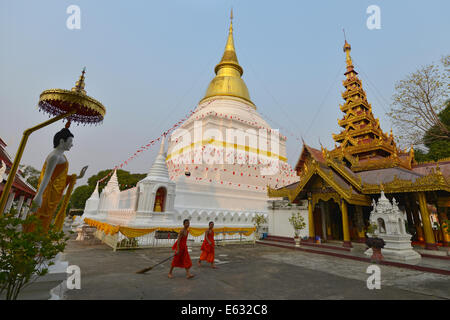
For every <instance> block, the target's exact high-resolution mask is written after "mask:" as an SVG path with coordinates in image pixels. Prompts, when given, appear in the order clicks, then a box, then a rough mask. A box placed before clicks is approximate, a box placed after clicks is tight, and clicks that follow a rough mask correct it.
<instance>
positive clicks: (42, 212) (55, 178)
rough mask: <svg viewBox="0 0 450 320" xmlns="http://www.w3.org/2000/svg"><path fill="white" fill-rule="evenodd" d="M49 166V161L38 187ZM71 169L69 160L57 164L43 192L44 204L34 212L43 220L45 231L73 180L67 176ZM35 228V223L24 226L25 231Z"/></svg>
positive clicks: (44, 167) (43, 170) (43, 168)
mask: <svg viewBox="0 0 450 320" xmlns="http://www.w3.org/2000/svg"><path fill="white" fill-rule="evenodd" d="M46 168H47V161H46V162H45V163H44V166H43V167H42V171H41V176H40V177H39V182H38V189H39V187H40V185H41V182H42V179H44V175H45V170H46ZM68 171H69V162H68V161H67V159H66V162H64V163H61V164H57V165H56V166H55V169H54V170H53V174H52V176H51V178H50V181H49V182H48V184H47V187H46V188H45V190H44V193H43V194H42V204H41V207H40V208H39V209H38V210H37V211H36V212H35V213H34V214H33V215H34V216H36V217H37V218H38V219H39V220H41V223H42V227H43V228H44V232H47V231H48V229H49V228H50V223H51V222H52V219H53V215H54V214H55V211H56V208H57V207H58V204H59V202H60V201H61V198H62V195H63V192H64V189H65V188H66V186H67V184H68V183H70V181H71V180H72V176H70V177H67V172H68ZM34 228H35V226H34V225H29V226H27V227H25V228H24V231H26V232H31V231H33V230H34Z"/></svg>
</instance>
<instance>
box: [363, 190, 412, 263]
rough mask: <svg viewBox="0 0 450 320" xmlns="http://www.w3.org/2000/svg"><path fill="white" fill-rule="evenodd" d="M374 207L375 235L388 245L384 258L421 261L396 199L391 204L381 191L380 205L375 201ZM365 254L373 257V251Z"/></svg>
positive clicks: (372, 219)
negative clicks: (412, 243)
mask: <svg viewBox="0 0 450 320" xmlns="http://www.w3.org/2000/svg"><path fill="white" fill-rule="evenodd" d="M372 206H373V210H372V212H371V213H370V218H369V221H370V223H371V224H375V225H377V229H376V230H375V232H374V235H375V236H376V237H378V238H382V239H383V240H384V242H385V243H386V245H385V246H384V248H382V249H381V253H382V254H383V256H385V257H386V258H392V259H396V260H402V261H410V260H420V259H421V255H420V254H419V253H417V252H416V251H414V250H413V248H412V246H411V235H410V234H409V233H407V232H406V228H405V217H404V213H403V212H402V211H401V210H400V209H399V207H398V202H397V201H396V200H395V198H393V199H392V203H391V202H390V201H389V199H387V198H386V196H385V195H384V192H383V191H381V196H380V199H379V200H378V203H376V202H375V200H373V204H372ZM365 254H366V255H372V249H368V250H367V251H366V252H365Z"/></svg>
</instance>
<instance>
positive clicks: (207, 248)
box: [200, 230, 215, 263]
mask: <svg viewBox="0 0 450 320" xmlns="http://www.w3.org/2000/svg"><path fill="white" fill-rule="evenodd" d="M206 238H208V240H209V241H211V244H209V243H208V240H206ZM214 247H215V244H214V231H212V230H211V232H210V233H209V234H208V235H205V240H203V244H202V247H201V250H202V254H201V255H200V260H204V261H207V262H209V263H213V262H214Z"/></svg>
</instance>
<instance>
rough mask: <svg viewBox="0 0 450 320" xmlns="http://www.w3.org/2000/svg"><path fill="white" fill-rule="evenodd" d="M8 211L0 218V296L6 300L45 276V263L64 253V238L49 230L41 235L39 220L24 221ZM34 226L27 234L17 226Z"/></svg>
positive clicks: (33, 217) (46, 269)
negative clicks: (3, 296)
mask: <svg viewBox="0 0 450 320" xmlns="http://www.w3.org/2000/svg"><path fill="white" fill-rule="evenodd" d="M16 215H17V212H16V211H15V210H14V209H12V210H11V211H10V212H8V213H5V214H3V216H2V217H1V219H0V295H3V293H5V297H6V299H7V300H15V299H17V297H18V295H19V293H20V291H21V290H22V289H23V288H24V287H25V286H27V285H28V284H31V283H32V282H33V281H35V280H37V279H38V278H39V277H40V276H43V275H45V274H47V272H48V268H47V267H48V266H50V265H52V264H53V263H52V262H49V261H50V260H51V259H53V258H55V257H56V255H57V254H58V253H59V252H62V251H64V248H65V246H66V242H67V240H68V237H65V235H64V232H62V231H61V232H57V231H55V230H54V229H53V228H54V227H53V226H51V227H50V229H49V231H48V233H45V232H42V231H43V229H42V226H41V224H40V220H39V219H38V218H36V217H35V216H33V215H29V216H28V217H27V218H26V219H25V220H22V219H20V218H17V217H16ZM32 223H33V224H35V226H36V228H35V229H34V231H31V232H23V231H22V230H21V226H26V225H29V224H32Z"/></svg>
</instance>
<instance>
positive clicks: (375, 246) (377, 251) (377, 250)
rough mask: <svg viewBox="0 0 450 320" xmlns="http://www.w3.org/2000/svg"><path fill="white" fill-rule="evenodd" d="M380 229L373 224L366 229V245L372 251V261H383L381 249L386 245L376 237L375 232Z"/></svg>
mask: <svg viewBox="0 0 450 320" xmlns="http://www.w3.org/2000/svg"><path fill="white" fill-rule="evenodd" d="M377 229H378V225H377V224H374V223H371V224H370V225H369V226H368V227H367V229H366V245H367V246H368V247H369V248H371V249H372V257H371V259H372V260H374V261H380V260H383V255H382V254H381V249H382V248H384V245H385V244H386V243H385V242H384V240H383V239H381V238H378V237H376V235H375V231H376V230H377Z"/></svg>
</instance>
